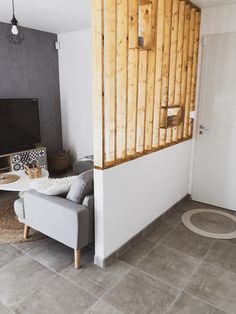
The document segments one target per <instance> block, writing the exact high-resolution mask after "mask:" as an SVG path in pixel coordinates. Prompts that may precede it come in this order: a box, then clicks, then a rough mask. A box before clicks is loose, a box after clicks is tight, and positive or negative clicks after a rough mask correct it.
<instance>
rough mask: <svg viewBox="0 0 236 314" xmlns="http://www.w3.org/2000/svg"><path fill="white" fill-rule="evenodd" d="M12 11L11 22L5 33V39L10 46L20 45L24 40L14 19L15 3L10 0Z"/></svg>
mask: <svg viewBox="0 0 236 314" xmlns="http://www.w3.org/2000/svg"><path fill="white" fill-rule="evenodd" d="M12 10H13V17H12V20H11V24H10V25H9V28H8V31H7V35H6V37H7V39H8V41H9V42H10V43H11V44H15V45H20V44H21V43H22V42H23V40H24V35H23V33H22V30H21V27H20V25H19V23H18V21H17V19H16V17H15V3H14V0H12Z"/></svg>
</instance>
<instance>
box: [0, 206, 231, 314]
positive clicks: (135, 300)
mask: <svg viewBox="0 0 236 314" xmlns="http://www.w3.org/2000/svg"><path fill="white" fill-rule="evenodd" d="M202 206H204V207H206V205H203V204H199V203H195V202H192V201H186V202H185V203H184V204H183V205H181V206H180V207H179V208H178V209H177V210H176V212H174V213H173V214H171V216H167V217H165V218H163V221H161V222H160V223H159V224H158V225H157V227H156V229H155V230H153V231H151V232H150V233H149V234H147V236H146V239H142V240H140V241H139V242H138V243H137V244H136V245H135V246H134V247H133V248H131V249H130V250H129V251H127V252H125V253H124V254H123V255H122V256H121V257H120V259H119V260H117V261H116V262H115V263H114V264H113V265H112V266H111V267H109V268H107V269H101V268H99V267H97V266H95V265H94V264H93V255H94V252H93V249H92V248H89V247H87V248H85V249H83V252H82V259H81V264H82V265H81V268H80V269H79V270H75V269H74V268H73V251H72V250H71V249H69V248H67V247H65V246H63V245H61V244H60V243H58V242H56V241H54V240H51V239H43V240H40V241H35V242H29V243H24V244H18V245H0V314H8V313H19V314H41V313H42V314H49V313H50V314H57V313H63V314H74V313H87V314H96V313H97V314H100V313H101V314H119V313H120V314H121V313H125V314H126V313H127V314H130V313H135V314H139V313H140V314H145V313H153V314H165V313H170V314H223V313H228V314H229V313H231V314H235V313H236V241H235V240H232V241H219V240H213V239H207V238H204V237H201V236H198V235H196V234H193V233H192V232H191V231H189V230H188V229H186V228H185V227H184V226H183V225H182V224H181V220H180V217H181V215H182V213H183V212H185V211H186V210H188V209H192V208H198V207H202ZM234 214H236V213H234Z"/></svg>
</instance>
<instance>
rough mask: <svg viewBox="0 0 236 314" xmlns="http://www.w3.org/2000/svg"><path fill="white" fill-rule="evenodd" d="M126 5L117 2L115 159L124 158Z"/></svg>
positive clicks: (126, 79) (124, 2)
mask: <svg viewBox="0 0 236 314" xmlns="http://www.w3.org/2000/svg"><path fill="white" fill-rule="evenodd" d="M127 66H128V4H127V0H118V1H117V62H116V67H117V70H116V72H117V83H116V86H117V92H116V103H117V105H116V112H117V113H116V159H125V157H126V104H127V81H128V77H127V76H128V71H127Z"/></svg>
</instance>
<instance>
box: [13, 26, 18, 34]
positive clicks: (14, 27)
mask: <svg viewBox="0 0 236 314" xmlns="http://www.w3.org/2000/svg"><path fill="white" fill-rule="evenodd" d="M11 32H12V34H13V35H18V34H19V30H18V27H17V25H12V28H11Z"/></svg>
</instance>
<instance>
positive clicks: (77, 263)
mask: <svg viewBox="0 0 236 314" xmlns="http://www.w3.org/2000/svg"><path fill="white" fill-rule="evenodd" d="M74 254H75V268H76V269H78V268H80V250H75V251H74Z"/></svg>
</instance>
